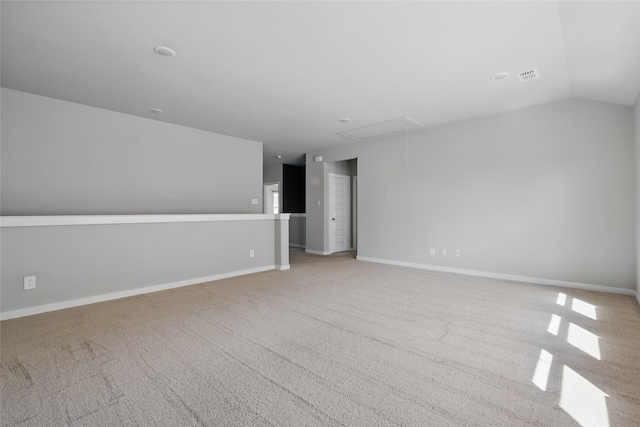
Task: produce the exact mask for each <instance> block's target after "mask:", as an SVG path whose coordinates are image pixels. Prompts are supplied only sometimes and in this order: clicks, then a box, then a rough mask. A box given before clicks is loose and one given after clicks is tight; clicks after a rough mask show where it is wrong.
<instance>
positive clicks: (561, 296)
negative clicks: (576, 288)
mask: <svg viewBox="0 0 640 427" xmlns="http://www.w3.org/2000/svg"><path fill="white" fill-rule="evenodd" d="M566 301H567V296H566V295H565V294H563V293H562V292H560V293H559V294H558V299H556V304H558V305H561V306H563V307H564V304H565V302H566Z"/></svg>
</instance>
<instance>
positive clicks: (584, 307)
mask: <svg viewBox="0 0 640 427" xmlns="http://www.w3.org/2000/svg"><path fill="white" fill-rule="evenodd" d="M571 310H573V311H575V312H576V313H580V314H582V315H583V316H587V317H589V318H591V319H593V320H597V319H596V306H595V305H593V304H589V303H588V302H584V301H582V300H581V299H578V298H574V299H573V301H572V302H571Z"/></svg>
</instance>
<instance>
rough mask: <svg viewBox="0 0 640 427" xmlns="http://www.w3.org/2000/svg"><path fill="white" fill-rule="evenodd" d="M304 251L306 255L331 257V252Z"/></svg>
mask: <svg viewBox="0 0 640 427" xmlns="http://www.w3.org/2000/svg"><path fill="white" fill-rule="evenodd" d="M304 251H305V252H306V253H308V254H314V255H331V252H323V251H314V250H313V249H305V250H304Z"/></svg>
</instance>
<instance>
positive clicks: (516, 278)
mask: <svg viewBox="0 0 640 427" xmlns="http://www.w3.org/2000/svg"><path fill="white" fill-rule="evenodd" d="M356 259H357V260H360V261H367V262H375V263H379V264H389V265H397V266H400V267H411V268H419V269H422V270H432V271H442V272H445V273H456V274H466V275H468V276H479V277H489V278H492V279H502V280H511V281H514V282H524V283H533V284H536V285H546V286H558V287H562V288H574V289H583V290H586V291H596V292H606V293H611V294H621V295H633V294H634V290H633V289H626V288H618V287H614V286H602V285H592V284H588V283H579V282H567V281H564V280H553V279H541V278H538V277H527V276H517V275H514V274H502V273H490V272H486V271H477V270H467V269H463V268H453V267H441V266H437V265H429V264H418V263H414V262H404V261H392V260H388V259H380V258H370V257H362V256H356ZM636 298H638V297H637V293H636ZM639 303H640V300H639Z"/></svg>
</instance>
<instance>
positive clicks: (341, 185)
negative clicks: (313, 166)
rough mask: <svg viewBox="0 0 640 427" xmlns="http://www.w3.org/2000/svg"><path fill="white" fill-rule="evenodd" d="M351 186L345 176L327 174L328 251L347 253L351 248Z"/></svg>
mask: <svg viewBox="0 0 640 427" xmlns="http://www.w3.org/2000/svg"><path fill="white" fill-rule="evenodd" d="M350 209H351V185H350V178H349V177H348V176H345V175H336V174H333V173H331V174H329V215H330V217H329V222H330V225H329V233H330V236H329V239H330V243H329V249H330V251H331V252H332V253H333V252H342V251H347V250H349V249H350V247H351V242H350V237H351V210H350Z"/></svg>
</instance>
